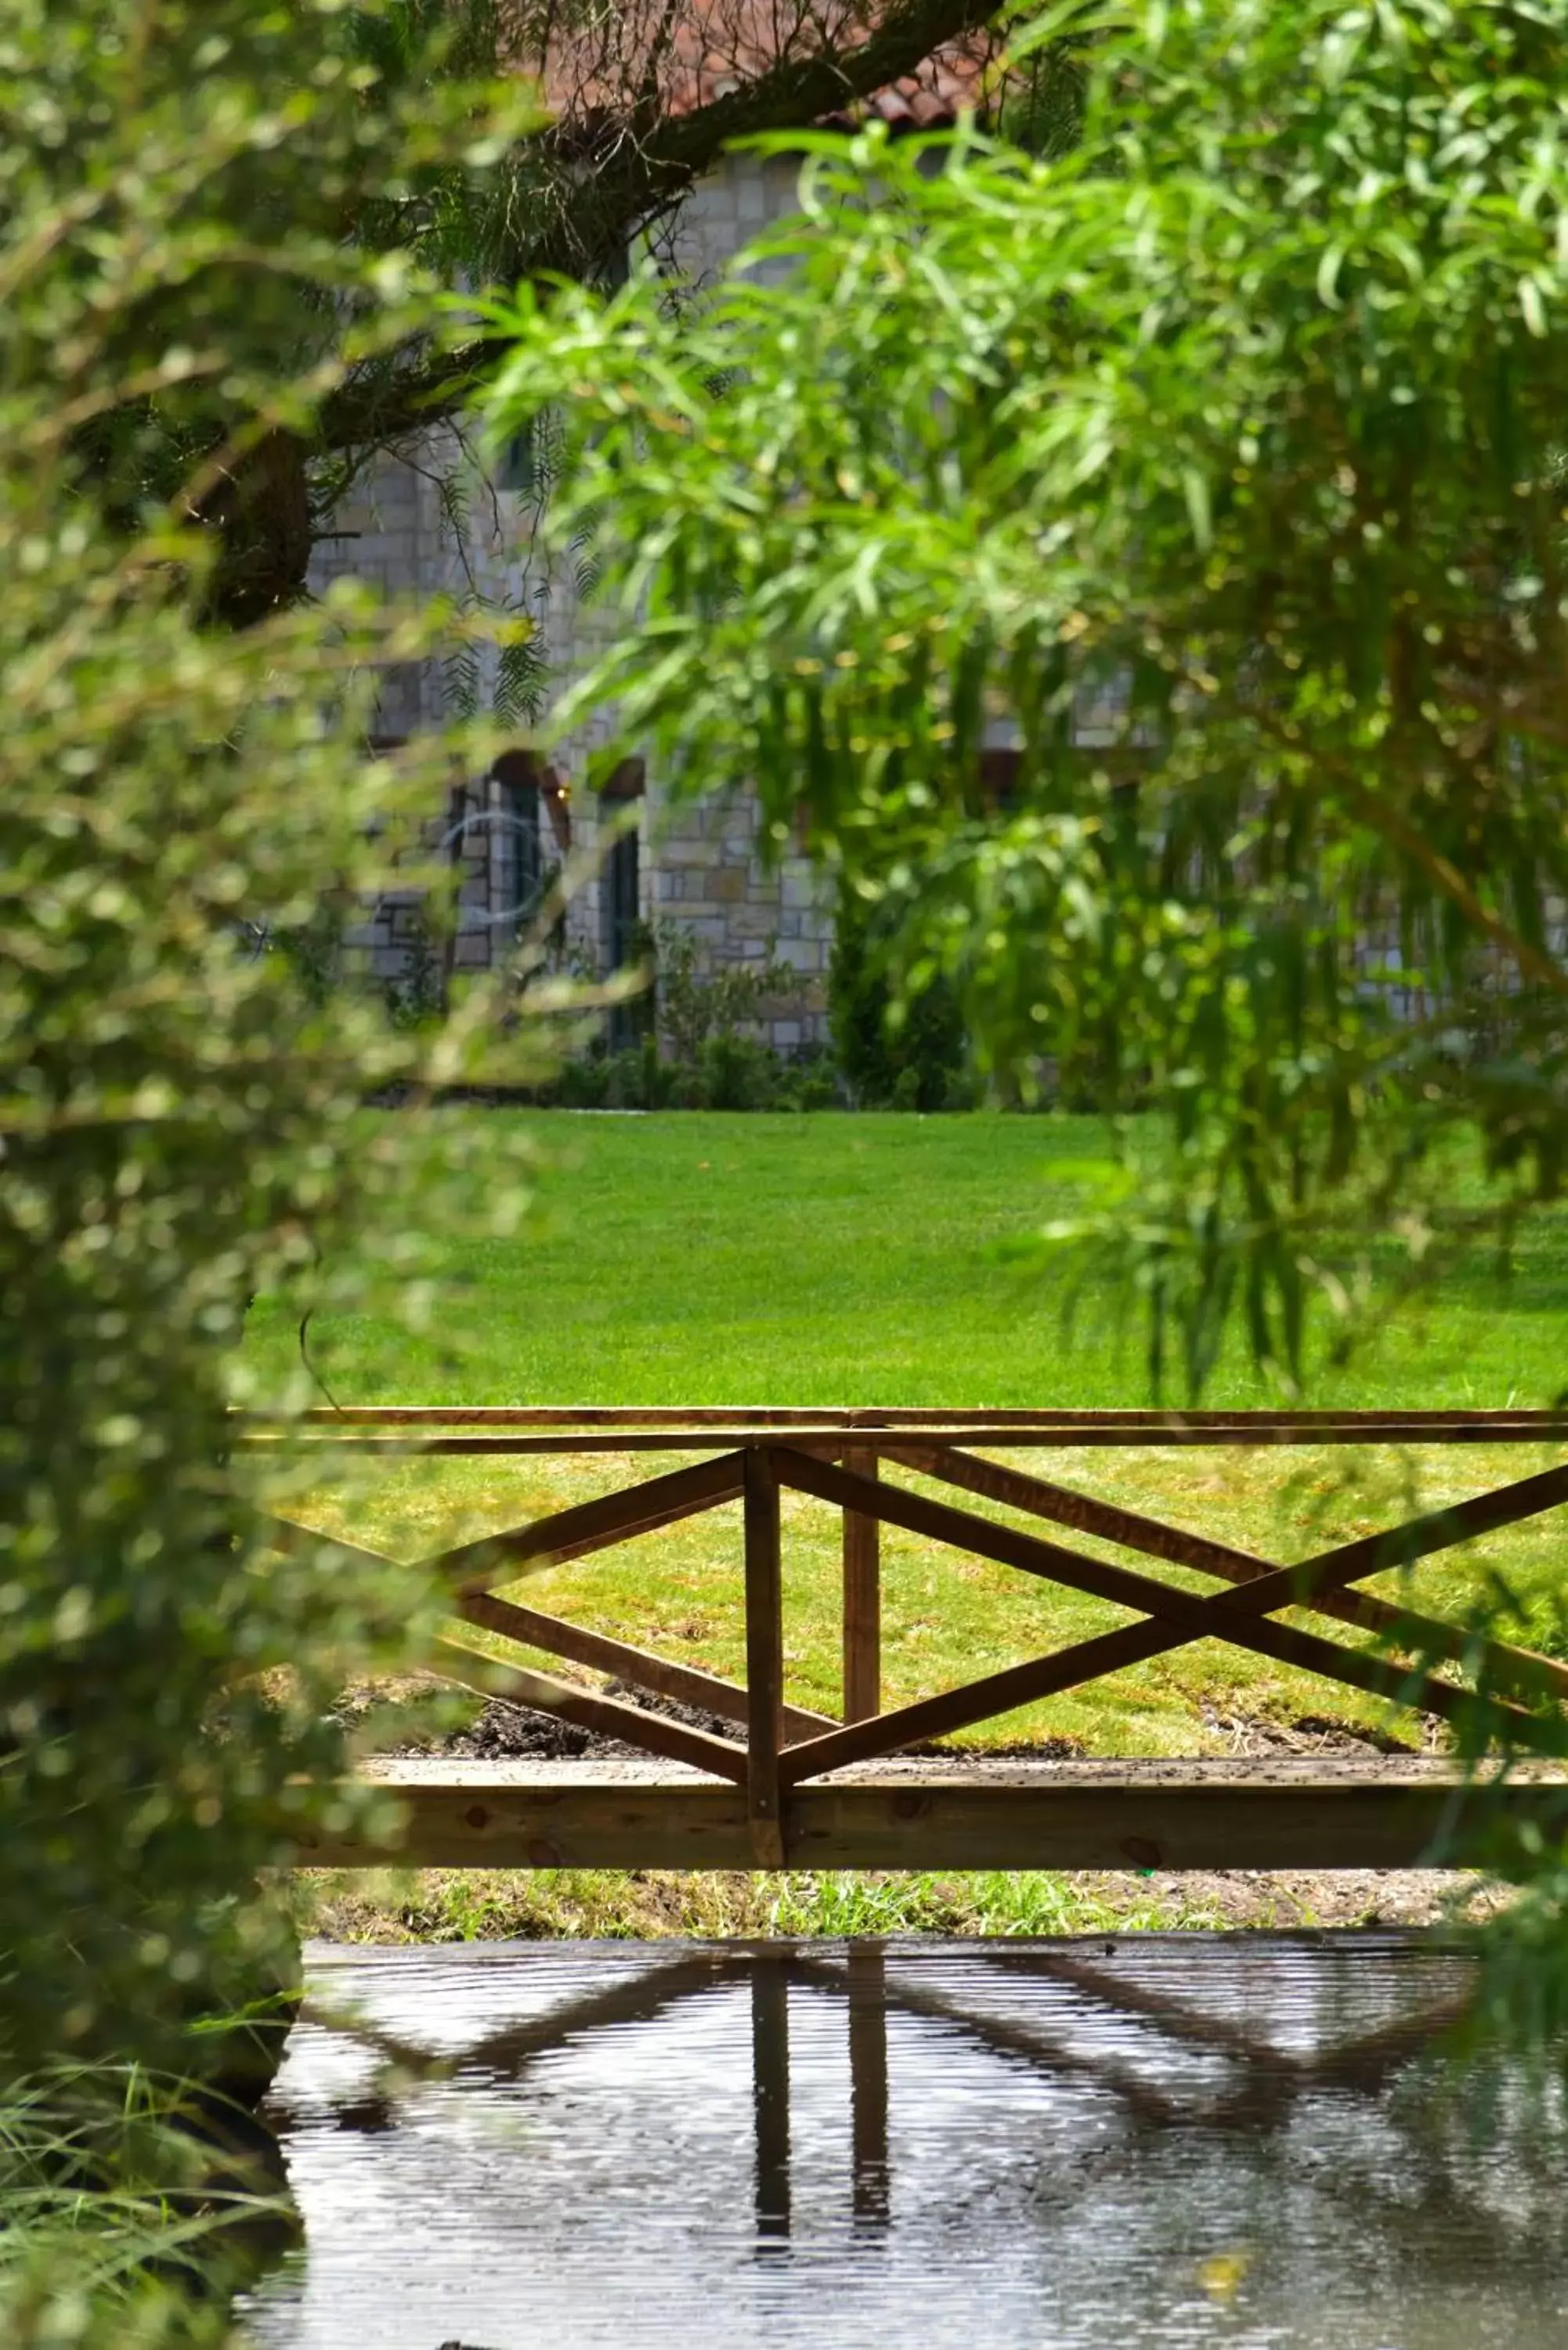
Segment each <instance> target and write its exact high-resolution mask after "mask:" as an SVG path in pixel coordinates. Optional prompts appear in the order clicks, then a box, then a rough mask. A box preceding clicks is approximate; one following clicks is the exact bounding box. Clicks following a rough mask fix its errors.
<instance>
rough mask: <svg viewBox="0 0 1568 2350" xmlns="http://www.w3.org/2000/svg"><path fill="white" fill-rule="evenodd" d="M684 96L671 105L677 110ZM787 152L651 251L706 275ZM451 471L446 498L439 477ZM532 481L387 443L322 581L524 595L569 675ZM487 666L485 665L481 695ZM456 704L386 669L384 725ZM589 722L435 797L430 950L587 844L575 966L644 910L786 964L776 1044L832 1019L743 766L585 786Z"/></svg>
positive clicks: (632, 769)
mask: <svg viewBox="0 0 1568 2350" xmlns="http://www.w3.org/2000/svg"><path fill="white" fill-rule="evenodd" d="M686 70H687V84H686V90H685V98H686V102H689V103H696V102H697V101H698V99H699V98H702V99H708V98H711V96H712V95H714V94H715V90H717V91H718V93H719V94H722V88H723V87H724V84H723V82H722V80H720V81H717V82H715V81H714V79H713V77H712V75H711V73H710V72H709V71H708V70H707V61H705V60H704V59H702V58H701V57H698V58H695V59H693V60H691V61H690V64H689V66H688V68H687V69H686ZM976 72H977V67H976V65H975V64H974V62H973V61H971V60H968V59H966V58H963V57H950V56H939V57H935V58H933V59H931V60H930V61H929V63H928V65H927V66H926V67H925V68H923V69H922V71H921V73H920V74H919V76H917V77H912V78H909V80H907V81H903V82H900V83H899V84H898V85H897V86H896V87H894V88H889V89H888V90H885V91H883V92H881V93H879V94H878V95H877V98H876V99H874V100H873V101H872V104H873V106H874V107H875V109H876V110H877V112H878V113H879V114H880V115H881V116H882V117H883V119H884V120H887V121H888V124H889V126H890V127H891V129H892V130H894V132H895V133H898V132H899V131H922V132H929V131H931V130H942V129H946V128H950V127H951V126H952V124H953V123H954V122H955V121H956V120H957V117H958V111H959V109H960V107H961V104H962V103H963V101H964V99H965V97H966V94H967V93H968V92H969V91H970V90H971V88H972V87H973V84H974V80H975V76H976ZM681 102H682V95H681V93H680V91H677V92H676V94H675V97H674V100H673V105H674V109H675V110H677V111H678V110H679V109H680V104H681ZM795 190H796V171H795V168H794V165H793V164H792V163H791V162H790V161H788V160H787V159H784V158H774V157H769V158H767V159H765V160H764V159H761V158H758V157H755V156H750V155H735V156H729V157H726V159H725V160H724V161H723V162H722V165H721V167H720V168H719V169H718V170H717V171H716V172H712V173H711V175H710V176H709V177H708V178H706V179H704V180H702V181H701V182H699V183H698V184H697V185H696V186H695V187H694V188H693V189H692V190H691V193H690V194H689V195H688V197H687V198H686V200H685V201H684V203H682V204H681V206H680V210H679V211H678V213H675V214H674V216H673V217H672V218H671V219H670V220H668V221H666V222H664V223H663V224H661V225H660V227H659V231H658V254H659V262H660V265H661V267H663V268H664V269H665V270H666V271H667V272H670V273H673V274H674V275H676V276H678V277H679V278H680V279H681V280H683V281H685V282H686V283H688V284H690V285H691V286H697V287H700V286H701V284H702V283H703V281H704V280H705V279H708V278H711V276H712V275H713V274H714V273H715V272H716V271H718V270H720V269H721V268H722V266H723V265H725V264H726V263H727V262H728V261H729V260H730V259H731V257H732V255H734V254H735V253H737V252H738V251H739V250H740V249H741V248H742V246H743V245H745V244H747V243H748V242H749V241H750V240H751V239H752V238H753V237H754V236H755V235H756V234H757V233H758V232H759V231H760V230H761V229H763V227H764V226H765V225H766V224H768V223H769V222H770V221H773V220H776V219H779V218H781V217H784V216H786V215H787V214H789V213H792V212H793V211H794V209H795ZM454 481H460V482H462V484H463V494H462V497H461V498H460V499H457V500H454V499H453V497H452V490H451V484H452V483H453V482H454ZM537 511H538V497H537V493H536V491H535V486H534V484H533V483H532V482H531V480H530V478H529V469H528V467H527V465H526V463H525V462H523V461H521V460H519V461H517V462H514V463H511V464H509V465H506V466H504V467H503V468H502V469H501V470H500V472H499V473H497V475H496V476H495V477H493V478H485V477H483V476H482V475H477V474H476V472H475V469H474V466H473V461H472V456H471V455H470V454H468V453H466V452H464V451H463V450H462V448H461V446H460V444H459V443H458V442H457V440H456V439H455V437H454V436H453V435H452V434H451V433H450V432H433V433H432V434H431V436H430V437H429V439H428V441H427V442H424V443H423V444H422V445H421V446H420V447H418V448H417V449H410V450H409V451H407V452H404V453H403V454H402V455H400V456H390V455H389V456H386V457H384V458H382V459H381V460H380V462H379V463H378V465H377V466H376V468H375V469H374V471H373V472H372V473H369V476H368V477H367V478H366V480H365V481H364V482H363V484H361V485H360V486H359V487H358V489H357V490H356V491H355V493H354V494H353V495H352V496H351V497H350V498H349V499H348V501H347V502H346V503H345V504H343V505H342V507H341V508H340V509H339V510H338V512H337V514H336V515H335V516H334V517H333V527H332V529H331V531H330V532H329V533H328V534H327V536H324V538H323V539H322V541H321V542H320V544H319V546H318V547H317V555H316V561H315V565H314V573H313V577H314V578H315V580H316V582H317V584H318V585H322V584H325V583H326V582H327V580H328V579H330V578H332V577H338V576H342V575H348V576H352V577H358V578H361V579H366V580H369V581H371V582H373V583H375V584H376V585H378V586H379V587H382V588H384V589H387V590H389V591H392V592H398V591H403V592H407V591H409V590H410V589H414V590H419V591H422V592H436V591H442V590H444V591H446V592H449V593H451V594H452V595H454V596H456V597H458V598H464V597H468V596H473V597H475V598H483V600H485V601H487V602H490V603H493V604H494V605H497V606H500V607H504V608H511V609H514V610H524V611H526V612H527V613H528V614H529V616H530V617H531V618H532V619H533V620H534V621H535V627H536V630H537V637H536V642H537V643H538V644H539V646H540V650H541V651H542V653H543V655H544V658H545V663H546V666H547V670H548V672H549V674H550V676H551V677H552V678H553V679H554V680H556V681H565V680H566V679H568V678H570V676H571V675H572V674H573V672H574V671H576V670H577V669H578V668H579V667H580V666H581V665H582V664H583V663H584V662H585V660H587V658H588V657H590V656H591V654H592V651H593V650H594V631H595V629H596V627H602V626H603V625H604V623H603V621H602V620H601V619H600V618H599V616H598V615H597V613H596V612H595V610H594V608H593V607H592V605H591V603H585V602H584V601H583V600H582V599H581V598H579V596H578V594H577V592H576V582H575V581H574V580H573V578H571V577H567V576H564V575H563V574H562V573H561V572H560V570H559V569H558V568H557V570H556V573H555V574H554V575H553V576H550V577H544V576H542V566H541V558H540V556H539V554H538V552H537V548H536V545H535V524H536V520H537ZM493 682H494V681H493V671H492V673H491V674H490V676H489V677H488V678H487V677H485V676H484V675H483V674H482V676H481V679H480V691H481V695H482V698H483V694H484V692H485V691H486V690H487V689H488V690H492V691H493ZM451 708H452V688H451V681H450V680H449V679H448V678H447V677H446V676H444V675H443V673H442V671H441V667H440V665H439V664H436V663H430V664H427V665H425V666H423V667H422V668H410V669H409V670H407V671H402V672H400V673H399V674H397V675H396V676H394V677H393V678H392V679H390V680H389V684H388V687H387V690H386V691H385V693H384V695H383V699H382V702H381V707H380V711H379V720H378V724H379V732H380V733H381V735H382V737H383V738H384V739H386V740H389V741H398V740H402V739H406V738H407V736H408V735H409V734H410V733H413V732H414V731H415V730H417V729H420V728H421V727H428V726H432V725H435V724H439V723H441V721H442V719H443V718H444V717H445V716H447V715H448V714H449V712H450V711H451ZM608 731H609V730H608V725H607V722H606V723H597V722H594V721H590V722H589V723H587V725H585V726H584V727H582V728H581V729H580V730H579V732H578V733H576V734H575V735H574V736H573V738H572V739H571V740H570V742H568V743H565V744H564V745H562V746H561V747H560V749H559V750H557V751H556V752H555V753H553V754H552V758H553V762H554V764H552V765H551V766H550V767H549V768H547V769H546V768H545V767H543V766H541V765H540V764H539V763H538V762H536V761H535V759H534V758H533V757H531V756H530V755H529V754H528V753H527V752H526V751H525V750H524V748H523V747H522V746H521V745H520V746H519V748H518V750H517V751H516V752H515V753H513V754H507V755H506V756H504V758H503V759H501V760H500V761H499V762H498V763H497V764H496V767H495V768H494V770H493V772H492V773H491V775H488V776H483V777H476V778H473V779H472V780H470V781H469V782H468V783H466V784H464V785H460V786H458V787H456V788H454V791H453V793H452V796H451V799H450V802H449V805H448V806H447V807H446V809H445V810H443V811H441V813H440V815H439V816H432V819H431V827H430V837H429V842H428V846H429V847H434V848H436V849H437V850H438V851H439V853H441V855H443V856H446V857H449V858H452V861H453V863H454V864H455V865H457V866H458V867H459V868H461V879H460V882H459V898H460V914H459V921H458V930H457V935H456V937H455V938H454V939H453V940H452V941H451V942H450V945H449V946H448V947H447V948H446V949H445V950H444V952H445V953H447V954H448V955H450V957H451V959H452V962H453V963H454V964H455V965H456V966H457V967H459V968H462V967H464V966H467V967H475V966H484V965H488V964H489V963H490V962H491V961H492V959H493V955H494V954H495V952H496V951H497V944H498V941H503V940H504V939H508V938H510V937H511V936H514V934H515V931H516V926H517V917H518V913H519V910H520V909H522V908H524V907H525V906H526V904H527V903H528V901H529V899H530V897H531V895H532V894H533V893H534V891H535V890H536V889H537V887H538V885H539V883H540V880H541V878H542V877H544V876H545V875H547V874H548V873H549V872H550V870H551V869H552V868H555V867H556V866H557V865H558V864H559V863H560V862H561V860H562V858H564V857H565V856H566V854H567V853H568V852H571V853H574V854H575V853H576V852H578V851H584V852H587V855H588V857H589V858H592V857H593V854H594V852H595V850H596V848H597V849H599V851H600V855H599V858H598V862H597V870H596V871H595V872H594V873H593V875H592V878H590V879H588V880H587V882H586V883H585V884H584V886H583V887H582V888H581V889H579V890H578V891H577V892H576V895H575V896H574V899H573V901H572V904H571V908H570V910H569V913H568V916H567V921H566V937H567V941H568V947H569V951H570V952H571V953H572V955H573V957H574V959H575V960H576V962H578V963H579V964H581V965H582V966H583V967H585V968H587V969H591V970H593V971H595V972H601V973H602V972H611V971H614V970H616V969H617V968H618V967H619V966H620V965H622V964H623V963H625V962H627V961H628V959H631V958H632V957H633V956H634V955H636V954H637V953H638V952H639V950H640V947H641V945H642V942H643V941H644V940H645V939H646V936H647V931H646V929H645V928H644V927H643V926H645V925H649V924H652V925H658V924H659V923H662V922H670V923H675V924H679V925H680V927H681V928H682V929H684V930H685V931H688V932H689V933H690V934H691V936H692V938H693V939H694V940H695V941H697V942H698V947H699V951H700V952H701V956H702V957H703V959H704V962H707V963H709V964H712V965H717V964H725V963H729V964H746V963H752V964H754V965H757V966H759V967H760V966H762V965H763V964H765V963H771V964H772V965H773V966H774V967H775V968H783V967H787V969H788V970H789V971H790V972H793V973H794V974H795V978H794V981H793V983H790V984H788V985H787V986H786V985H784V983H782V982H781V983H780V992H779V993H777V994H775V995H773V996H771V997H770V998H769V999H768V1001H767V1003H766V1005H765V1021H764V1024H765V1026H766V1028H767V1029H768V1031H769V1033H770V1034H771V1038H772V1041H773V1043H774V1045H777V1046H778V1047H779V1048H780V1049H781V1050H784V1051H793V1050H797V1049H799V1048H801V1047H803V1046H808V1045H812V1044H813V1043H815V1042H816V1041H818V1040H820V1039H821V1038H822V1036H823V1035H824V1034H825V1030H826V1017H825V1013H826V972H827V966H828V959H829V956H830V953H831V951H832V942H833V918H832V909H831V903H830V899H829V896H828V894H827V893H826V891H825V889H824V885H823V882H822V879H821V878H820V876H818V875H817V874H815V872H814V870H813V868H812V867H811V866H810V864H809V863H808V861H807V860H806V858H804V857H803V856H801V855H800V854H798V853H797V852H794V851H786V852H784V854H782V855H780V856H778V857H776V858H765V857H764V856H763V854H761V852H760V846H759V842H758V837H757V832H758V827H757V818H756V810H755V806H754V804H753V800H752V798H751V795H749V793H748V791H747V789H746V786H745V783H744V779H743V778H739V777H738V778H737V779H736V784H735V787H734V789H733V791H732V793H730V794H729V795H727V796H726V797H724V798H722V799H716V800H711V801H708V802H706V803H704V804H703V805H701V806H691V805H678V804H677V803H676V802H675V801H674V800H673V799H672V797H671V795H670V790H669V780H670V779H669V778H668V777H666V776H663V775H659V774H658V773H657V772H653V771H650V770H649V768H648V767H647V765H646V764H645V763H644V762H642V761H641V760H630V761H628V762H625V763H624V764H622V766H621V767H620V768H619V769H618V770H617V772H616V774H615V775H613V776H612V777H611V778H610V780H609V782H608V784H607V785H605V786H604V787H603V788H601V789H599V790H597V791H590V790H589V789H588V788H587V786H586V783H585V778H586V775H587V767H588V764H589V762H590V760H591V759H592V757H593V754H595V752H596V751H598V750H601V749H602V748H603V745H604V743H605V741H606V740H607V735H608ZM350 944H351V947H352V948H354V949H355V950H356V951H358V952H359V953H360V954H362V955H363V956H364V957H365V959H366V960H367V962H368V963H369V967H370V969H371V970H372V971H373V972H375V973H376V975H377V976H378V977H380V978H383V979H387V980H392V981H402V982H408V981H409V980H410V978H414V979H417V977H418V975H419V969H418V967H419V958H420V956H421V953H423V952H425V951H427V950H426V948H425V945H424V942H423V938H422V924H421V893H420V892H419V891H418V890H417V889H409V890H406V891H394V892H390V893H389V894H388V895H387V896H386V897H384V898H383V899H381V900H380V901H379V903H378V904H377V905H376V907H375V908H373V909H370V910H367V915H366V919H365V920H363V921H362V922H361V924H360V925H359V926H358V928H357V929H356V930H355V931H353V932H352V933H351V934H350Z"/></svg>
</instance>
